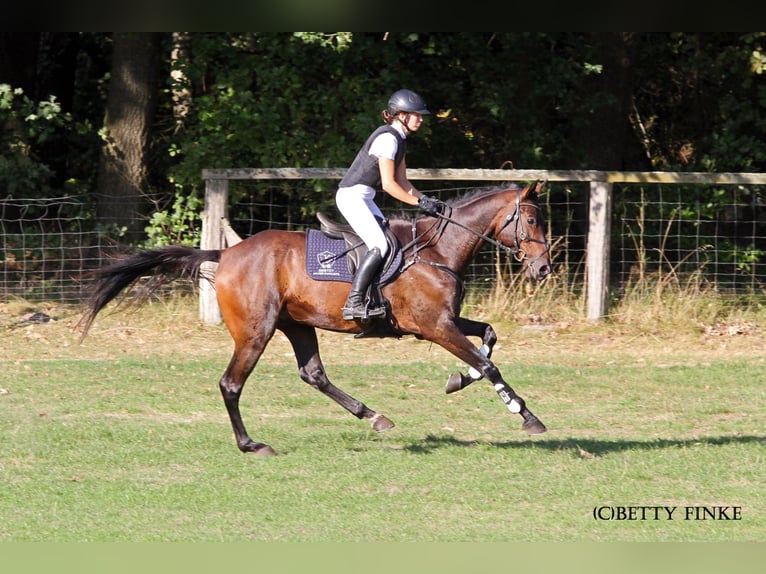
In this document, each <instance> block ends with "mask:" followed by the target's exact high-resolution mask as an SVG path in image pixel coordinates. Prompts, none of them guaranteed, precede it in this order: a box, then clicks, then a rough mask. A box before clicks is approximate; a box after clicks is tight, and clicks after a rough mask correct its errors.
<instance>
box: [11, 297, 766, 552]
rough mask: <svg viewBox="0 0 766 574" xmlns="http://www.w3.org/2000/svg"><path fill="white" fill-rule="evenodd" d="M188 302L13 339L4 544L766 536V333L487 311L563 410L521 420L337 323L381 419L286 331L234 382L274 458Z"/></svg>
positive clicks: (541, 399)
mask: <svg viewBox="0 0 766 574" xmlns="http://www.w3.org/2000/svg"><path fill="white" fill-rule="evenodd" d="M158 312H159V315H161V316H162V317H165V318H166V320H165V322H162V321H160V322H159V324H158V323H154V324H150V323H147V317H151V316H152V315H153V314H157V313H158ZM188 313H189V312H188V311H187V310H184V309H180V310H179V309H177V308H174V307H172V306H171V307H169V308H166V309H159V311H158V308H156V307H155V308H151V307H150V308H149V309H147V310H146V311H145V312H144V313H143V314H139V315H125V316H114V317H107V318H104V319H103V320H100V322H98V323H97V326H96V327H95V328H94V332H93V333H92V334H91V336H90V338H89V339H87V340H86V342H85V343H84V344H83V345H81V346H78V345H77V344H76V343H75V342H74V339H73V337H72V336H71V334H68V327H69V326H71V324H72V322H73V321H74V318H72V317H71V316H69V315H67V314H66V313H62V317H61V318H60V320H59V321H57V322H51V323H50V324H47V325H34V326H29V327H22V328H19V329H12V330H11V329H8V330H6V331H5V332H4V333H3V334H2V344H3V355H2V356H0V369H1V371H0V389H2V391H0V393H2V394H0V484H2V488H1V489H0V541H6V542H7V541H16V542H21V541H32V542H39V541H61V542H69V541H102V542H104V541H227V542H231V541H294V542H305V541H313V542H328V541H370V542H377V541H386V542H406V541H418V542H425V541H435V542H469V541H481V542H493V541H495V542H500V541H544V542H547V541H631V542H632V541H711V542H717V541H764V540H766V481H764V474H763V469H764V464H765V463H766V461H765V460H764V453H765V452H766V451H765V450H764V442H765V441H766V432H764V429H765V428H766V410H765V409H764V405H766V401H765V400H764V399H765V398H766V353H764V352H763V340H762V338H759V337H756V338H755V339H749V344H750V345H751V346H750V347H749V348H748V350H747V352H742V351H739V350H737V349H738V344H739V341H738V340H731V339H726V340H724V339H723V338H720V339H713V340H710V339H699V334H698V335H697V336H698V339H696V340H695V341H696V343H695V345H694V346H691V345H689V340H690V339H688V338H674V337H668V338H665V339H662V340H661V339H659V338H658V337H656V336H654V335H647V334H645V333H642V332H641V331H638V332H631V333H627V334H626V333H623V332H621V331H620V329H619V328H615V327H608V326H603V327H599V328H595V327H583V328H581V329H571V328H570V329H568V328H566V327H562V328H559V329H556V330H552V331H536V330H529V329H525V328H524V327H522V326H519V325H513V324H504V325H500V326H496V327H497V328H498V331H499V334H500V343H499V344H498V346H497V347H496V351H495V355H494V356H493V359H494V360H495V362H496V363H497V364H498V366H499V367H500V369H501V371H502V372H503V373H504V374H505V377H506V379H507V380H508V382H509V383H510V384H511V386H513V387H514V388H515V389H516V390H517V391H518V392H519V393H520V394H521V395H522V396H523V397H524V398H525V399H526V400H527V402H528V404H529V406H530V408H531V409H532V410H533V412H535V414H537V415H538V416H539V417H540V418H541V419H542V420H543V422H545V423H546V425H548V427H549V432H548V433H546V434H544V435H541V436H537V437H527V436H526V435H525V434H523V433H522V432H521V430H520V423H521V419H520V417H518V416H517V415H512V414H510V413H509V412H508V411H507V410H506V409H505V407H504V406H503V404H502V402H501V401H500V399H499V398H498V397H497V395H496V394H495V393H494V391H493V390H492V388H491V387H490V386H489V385H488V384H487V383H486V382H484V381H481V382H477V383H475V384H474V385H472V386H470V387H468V388H466V389H464V390H463V391H461V392H460V393H456V394H453V395H445V394H444V391H443V385H444V383H445V382H446V379H447V376H448V375H449V373H450V372H452V371H453V370H455V369H457V368H459V364H458V362H457V361H456V360H455V359H454V358H452V357H450V356H448V355H447V354H446V353H444V352H443V351H442V350H440V349H438V348H435V347H433V346H431V345H429V344H428V343H425V342H421V341H415V340H412V339H407V340H403V341H390V340H386V341H377V340H369V341H366V340H362V341H356V340H354V339H353V338H350V337H345V338H344V337H339V336H335V335H326V336H325V335H323V338H322V339H320V342H321V343H322V345H323V356H324V360H325V366H326V368H327V371H328V374H329V376H330V378H331V379H332V380H333V381H334V382H335V383H336V384H337V385H338V386H339V387H340V388H342V389H344V390H346V391H347V392H349V393H350V394H352V395H353V396H355V397H356V398H358V399H360V400H362V401H363V402H365V403H366V404H368V405H369V406H370V407H371V408H373V409H375V410H377V411H378V412H381V413H383V414H385V415H386V416H388V417H389V418H391V419H392V420H393V421H394V422H395V423H396V425H397V426H396V427H395V428H394V429H392V430H390V431H387V432H385V433H382V434H376V433H374V432H373V431H372V430H371V429H370V427H369V425H368V423H367V422H365V421H359V420H357V419H356V418H354V417H353V416H351V415H349V414H348V413H346V412H345V411H343V410H342V409H341V408H340V407H339V406H338V405H336V404H335V403H333V402H332V401H330V400H329V399H327V398H326V397H324V396H323V395H321V394H320V393H318V392H316V391H315V390H313V389H311V388H310V387H308V386H307V385H305V384H304V383H303V382H302V381H300V379H299V378H298V375H297V371H296V369H295V366H294V360H293V358H292V356H291V355H290V353H289V349H288V348H287V346H286V345H285V344H284V342H283V341H280V340H279V338H278V337H277V338H275V340H274V341H273V344H272V347H270V349H272V350H269V351H268V352H267V354H266V355H265V356H264V358H263V359H262V361H261V363H259V365H258V367H257V368H256V371H255V373H254V374H253V375H252V376H251V378H250V380H249V381H248V383H247V385H246V387H245V391H244V394H243V399H242V411H243V416H244V419H245V423H246V425H247V426H248V430H249V431H250V433H251V435H252V436H253V437H254V438H255V439H256V440H262V441H264V442H267V443H269V444H271V445H272V446H273V447H274V448H275V449H276V450H277V452H278V453H279V455H278V456H277V457H274V458H270V459H260V458H254V457H251V456H247V455H244V454H241V453H240V452H239V451H238V450H237V448H236V445H235V443H234V441H233V439H232V433H231V428H230V426H229V421H228V417H227V416H226V412H225V409H224V407H223V402H222V400H221V398H220V395H219V392H218V388H217V382H218V379H219V377H220V375H221V373H222V372H223V369H224V368H225V366H226V363H227V361H228V354H229V352H230V349H231V344H230V341H229V340H228V338H227V335H226V333H225V331H224V329H223V328H222V327H209V326H201V325H198V324H195V322H194V320H193V318H192V319H190V318H189V314H188ZM192 316H193V311H192ZM341 342H342V343H341ZM727 346H728V348H727ZM722 347H723V348H722ZM642 349H643V350H642ZM753 349H754V351H753ZM597 506H612V507H615V506H671V507H678V510H677V511H676V517H679V516H680V515H681V514H682V513H683V507H685V506H740V507H741V514H742V520H739V521H711V520H706V521H685V520H678V519H677V520H673V521H667V520H643V521H641V520H636V521H597V520H595V519H594V517H593V509H594V507H597Z"/></svg>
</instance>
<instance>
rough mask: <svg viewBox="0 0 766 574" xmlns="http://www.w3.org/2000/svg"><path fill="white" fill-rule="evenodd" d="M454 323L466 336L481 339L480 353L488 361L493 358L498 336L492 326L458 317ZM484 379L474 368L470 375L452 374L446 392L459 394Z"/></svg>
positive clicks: (470, 369) (469, 372)
mask: <svg viewBox="0 0 766 574" xmlns="http://www.w3.org/2000/svg"><path fill="white" fill-rule="evenodd" d="M454 322H455V326H456V327H457V328H458V329H460V332H461V333H463V335H464V336H466V337H481V342H482V345H481V347H480V348H479V352H480V353H481V354H482V355H484V356H485V357H486V358H488V359H489V358H490V357H491V356H492V349H493V348H494V346H495V343H496V342H497V334H496V333H495V330H494V329H493V328H492V325H490V324H489V323H484V322H482V321H474V320H472V319H466V318H464V317H456V318H455V321H454ZM483 377H484V375H482V374H481V372H479V371H478V370H477V369H475V368H474V367H469V369H468V374H463V373H460V372H457V373H452V374H451V375H450V377H449V379H447V385H446V387H445V391H446V392H447V394H450V393H454V392H457V391H459V390H461V389H464V388H466V387H467V386H468V385H470V384H471V383H472V382H474V381H478V380H479V379H481V378H483Z"/></svg>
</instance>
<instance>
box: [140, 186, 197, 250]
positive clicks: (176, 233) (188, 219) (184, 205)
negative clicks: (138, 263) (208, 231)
mask: <svg viewBox="0 0 766 574" xmlns="http://www.w3.org/2000/svg"><path fill="white" fill-rule="evenodd" d="M204 206H205V201H204V199H202V198H201V197H199V194H198V193H197V192H196V190H192V192H191V193H190V194H187V193H185V192H184V190H183V188H182V187H181V186H176V195H175V200H174V201H173V205H172V207H170V208H169V209H161V210H157V211H155V212H154V213H153V214H152V216H151V218H150V220H149V225H147V226H146V229H145V231H146V236H147V240H146V242H145V243H144V245H143V247H147V248H154V247H162V246H165V245H191V246H193V247H199V242H200V233H201V229H200V225H199V223H200V221H201V217H200V213H201V211H202V209H203V208H204Z"/></svg>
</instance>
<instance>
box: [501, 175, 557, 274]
mask: <svg viewBox="0 0 766 574" xmlns="http://www.w3.org/2000/svg"><path fill="white" fill-rule="evenodd" d="M543 187H545V182H544V181H537V182H535V183H534V184H529V185H528V186H527V187H525V188H524V189H516V190H515V193H513V194H511V197H512V199H511V202H510V205H509V206H508V208H509V209H508V210H507V212H506V210H503V212H504V214H505V215H504V217H503V219H502V221H500V223H499V226H498V229H497V231H496V237H497V240H498V241H500V242H501V243H502V244H503V245H505V246H507V247H508V248H509V249H511V251H512V253H513V255H514V257H515V258H516V260H517V261H520V262H521V263H522V265H523V267H524V270H525V272H526V274H527V277H528V278H529V279H531V280H532V281H539V280H541V279H543V278H544V277H546V276H547V275H549V274H550V273H551V271H552V269H551V258H550V245H549V244H548V240H547V239H546V238H545V227H544V221H543V212H542V210H541V209H540V204H539V193H540V192H541V191H542V189H543Z"/></svg>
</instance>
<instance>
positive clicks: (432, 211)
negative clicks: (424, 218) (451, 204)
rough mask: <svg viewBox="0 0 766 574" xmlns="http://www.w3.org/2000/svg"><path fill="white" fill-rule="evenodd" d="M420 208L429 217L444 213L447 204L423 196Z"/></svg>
mask: <svg viewBox="0 0 766 574" xmlns="http://www.w3.org/2000/svg"><path fill="white" fill-rule="evenodd" d="M418 207H419V208H420V209H421V210H422V211H424V212H425V213H427V214H428V215H439V214H442V213H444V207H445V204H444V202H443V201H440V200H438V199H436V198H433V197H428V196H427V195H421V196H420V199H418Z"/></svg>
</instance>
